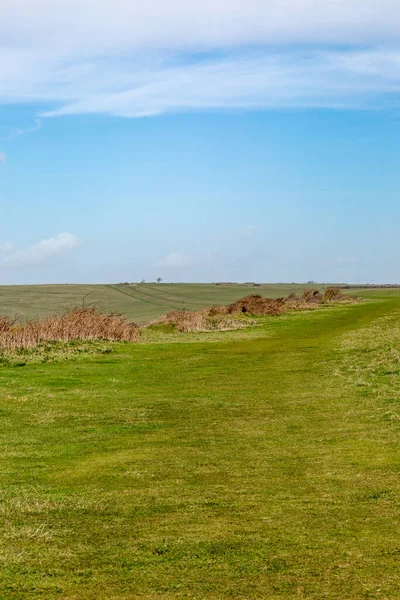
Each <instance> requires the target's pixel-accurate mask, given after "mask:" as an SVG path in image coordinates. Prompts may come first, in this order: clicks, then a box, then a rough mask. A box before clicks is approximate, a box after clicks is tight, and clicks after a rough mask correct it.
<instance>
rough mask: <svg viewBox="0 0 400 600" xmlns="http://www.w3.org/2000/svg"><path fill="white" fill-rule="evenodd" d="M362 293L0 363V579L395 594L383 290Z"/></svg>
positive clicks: (93, 592)
mask: <svg viewBox="0 0 400 600" xmlns="http://www.w3.org/2000/svg"><path fill="white" fill-rule="evenodd" d="M118 293H119V292H118ZM160 293H161V292H160ZM375 295H376V296H378V298H379V299H375V300H373V301H369V302H365V303H360V304H356V305H351V306H342V307H336V308H322V309H319V310H317V311H313V312H308V313H296V314H289V315H283V316H281V317H277V318H266V319H264V321H263V324H262V325H261V326H259V327H256V328H254V329H249V330H245V331H237V332H229V333H218V334H215V336H214V335H213V334H204V335H201V334H196V335H195V336H192V337H190V336H186V337H184V336H179V335H178V336H177V335H172V336H171V339H170V342H169V343H167V342H165V341H164V342H163V343H153V344H150V343H148V344H137V345H129V344H120V345H116V346H114V351H113V352H112V353H111V354H106V355H90V356H87V357H80V358H78V359H77V360H76V361H66V362H58V363H55V364H28V365H27V366H25V367H12V368H10V367H0V389H1V402H0V417H1V419H2V426H1V430H0V431H1V433H0V435H1V454H0V461H1V462H0V477H1V498H0V500H1V502H0V520H1V521H0V527H1V531H2V535H1V541H0V561H1V570H0V598H1V599H2V600H3V599H4V600H8V599H9V598H10V599H11V598H12V599H19V598H21V599H22V598H24V599H25V598H26V599H28V598H29V599H30V598H36V597H38V598H39V597H40V598H46V599H49V600H51V599H53V598H65V599H79V600H89V599H93V600H94V599H96V600H97V599H99V600H102V599H106V598H107V599H128V598H129V599H132V598H145V599H169V598H190V599H193V600H217V599H225V598H239V599H256V598H257V599H268V600H270V599H271V600H272V599H273V600H275V599H277V600H278V599H282V598H285V599H293V598H304V599H306V598H314V599H322V598H329V599H335V600H336V599H340V600H342V599H343V600H346V599H360V598H379V599H386V598H398V597H399V587H398V583H399V581H398V561H399V555H400V547H399V539H398V533H397V531H396V523H398V516H399V514H398V512H399V511H398V504H396V498H397V499H398V492H399V487H400V485H399V478H398V465H399V458H400V457H399V449H398V441H399V438H398V433H399V423H400V420H399V415H398V411H397V408H398V400H399V396H400V392H399V377H400V358H399V356H400V351H399V352H398V349H399V348H400V325H399V323H400V298H399V297H398V296H396V295H388V297H387V298H385V297H383V296H380V297H379V295H378V294H377V293H375ZM182 339H185V341H186V343H179V342H180V340H182Z"/></svg>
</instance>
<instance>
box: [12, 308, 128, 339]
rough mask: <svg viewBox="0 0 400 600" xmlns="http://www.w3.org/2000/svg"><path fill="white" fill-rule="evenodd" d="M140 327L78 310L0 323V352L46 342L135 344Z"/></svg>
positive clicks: (89, 310) (114, 316)
mask: <svg viewBox="0 0 400 600" xmlns="http://www.w3.org/2000/svg"><path fill="white" fill-rule="evenodd" d="M138 339H139V329H138V327H137V325H135V324H133V323H129V322H128V321H127V320H126V319H125V318H124V317H123V316H121V315H118V314H103V313H101V312H100V311H99V310H97V309H96V308H75V309H72V310H69V311H67V312H65V313H63V314H61V315H52V316H48V317H45V318H44V319H40V320H37V321H28V322H27V323H24V324H22V325H15V324H13V323H11V322H10V321H9V320H7V319H0V348H2V349H17V348H32V347H34V346H37V345H39V344H40V343H42V342H45V341H64V342H69V341H71V340H107V341H122V340H125V341H129V342H135V341H138Z"/></svg>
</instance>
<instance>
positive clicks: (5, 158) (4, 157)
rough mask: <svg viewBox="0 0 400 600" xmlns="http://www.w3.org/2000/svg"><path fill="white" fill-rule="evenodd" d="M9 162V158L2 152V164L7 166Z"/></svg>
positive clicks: (0, 162) (0, 156) (0, 157)
mask: <svg viewBox="0 0 400 600" xmlns="http://www.w3.org/2000/svg"><path fill="white" fill-rule="evenodd" d="M6 162H7V156H6V153H5V152H0V164H2V165H5V164H6Z"/></svg>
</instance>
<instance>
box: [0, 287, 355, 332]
mask: <svg viewBox="0 0 400 600" xmlns="http://www.w3.org/2000/svg"><path fill="white" fill-rule="evenodd" d="M306 287H307V288H309V287H311V288H315V287H318V289H321V290H323V289H324V288H325V287H327V285H318V286H316V285H315V284H312V285H299V284H263V285H260V286H257V287H254V286H253V285H251V284H250V285H246V284H230V285H214V284H207V283H206V284H204V283H160V284H157V283H145V284H131V285H118V284H115V285H112V284H110V285H26V286H0V316H6V317H11V318H14V317H15V316H18V317H20V318H21V319H22V320H26V319H37V318H42V317H44V316H46V315H48V314H54V313H59V312H60V311H64V310H65V309H69V308H73V307H75V306H82V304H83V302H85V304H86V305H96V306H98V307H99V308H101V309H102V310H103V311H105V312H117V313H121V314H123V315H125V316H126V317H127V318H129V319H132V320H133V321H135V322H136V323H139V324H142V323H146V322H148V321H151V320H153V319H157V318H158V317H160V316H161V315H163V314H164V313H166V312H169V311H172V310H180V309H183V308H186V309H188V310H198V309H201V308H204V307H206V306H212V305H226V304H230V303H231V302H235V301H236V300H239V298H242V297H243V296H247V295H249V294H261V295H263V296H268V297H271V298H279V297H281V296H288V295H289V294H290V293H296V294H297V295H301V291H302V290H303V289H304V288H306ZM346 292H347V290H346Z"/></svg>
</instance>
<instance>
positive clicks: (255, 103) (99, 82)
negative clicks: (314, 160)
mask: <svg viewBox="0 0 400 600" xmlns="http://www.w3.org/2000/svg"><path fill="white" fill-rule="evenodd" d="M0 40H1V43H0V103H3V104H9V103H28V102H29V103H32V102H37V103H40V104H42V105H46V106H47V108H46V110H43V112H44V114H46V115H54V116H55V115H64V114H79V113H102V114H110V115H118V116H123V117H140V116H148V115H154V114H161V113H165V112H172V111H187V110H203V109H242V108H245V109H251V108H273V107H311V106H319V107H352V108H359V107H362V108H370V107H377V106H385V105H389V106H397V105H398V93H399V90H400V3H399V2H398V0H381V1H380V2H379V3H378V2H376V0H319V1H318V2H315V0H287V1H285V0H268V1H265V0H246V2H245V1H244V0H217V1H215V0H202V1H200V0H191V2H187V0H170V1H169V2H165V1H163V0H154V1H153V2H151V3H143V2H139V0H130V1H128V0H113V1H111V0H97V1H96V2H95V1H94V0H79V1H78V0H68V1H67V0H59V1H58V2H54V0H35V1H32V0H3V2H1V4H0ZM250 48H251V49H252V51H250V50H249V49H250ZM283 48H284V49H285V50H283ZM31 129H34V128H31ZM28 131H29V129H28V130H25V131H23V130H17V131H16V132H14V135H22V134H23V133H27V132H28Z"/></svg>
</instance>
